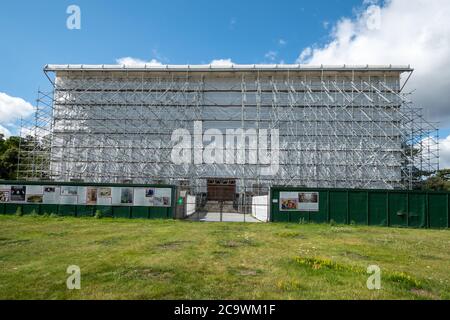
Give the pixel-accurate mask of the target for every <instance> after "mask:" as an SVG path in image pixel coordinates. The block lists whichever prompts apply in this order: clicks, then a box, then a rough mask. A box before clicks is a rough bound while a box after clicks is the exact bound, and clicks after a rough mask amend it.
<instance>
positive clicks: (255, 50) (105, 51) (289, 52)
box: [0, 0, 361, 102]
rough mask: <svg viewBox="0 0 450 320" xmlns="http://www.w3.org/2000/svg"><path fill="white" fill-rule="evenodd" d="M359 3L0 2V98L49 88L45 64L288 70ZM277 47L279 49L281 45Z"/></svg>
mask: <svg viewBox="0 0 450 320" xmlns="http://www.w3.org/2000/svg"><path fill="white" fill-rule="evenodd" d="M70 4H76V5H78V6H79V7H80V9H81V14H82V16H81V20H82V25H81V30H68V29H67V28H66V19H67V17H68V14H66V9H67V7H68V6H69V5H70ZM360 4H361V1H349V0H345V1H340V0H323V1H299V0H297V1H294V0H292V1H286V0H284V1H257V0H248V1H243V0H240V1H211V0H210V1H206V0H201V1H194V0H191V1H182V0H177V1H137V0H130V1H107V0H89V1H83V0H81V1H61V0H53V1H49V0H47V1H21V0H16V1H8V2H6V1H2V3H1V4H0V6H1V10H0V39H1V42H2V43H3V45H2V47H1V50H0V68H1V70H2V71H1V73H0V91H1V92H5V93H7V94H8V95H11V96H14V97H21V98H23V99H25V100H27V101H29V102H32V101H33V100H34V99H35V98H36V91H37V89H38V88H39V87H45V86H48V81H47V80H46V78H45V76H44V74H43V73H42V68H43V66H44V65H45V64H47V63H54V64H67V63H83V64H112V63H115V61H116V59H118V58H121V57H127V56H131V57H136V58H140V59H144V60H150V59H152V58H154V59H157V60H159V61H161V62H163V63H170V64H199V63H209V62H210V61H211V60H213V59H221V58H223V59H226V58H231V59H232V60H233V61H234V62H236V63H261V62H270V61H271V60H270V59H269V58H267V57H265V55H266V54H268V53H270V52H276V53H277V56H276V58H275V61H276V62H280V61H284V62H286V63H289V62H290V63H294V62H295V60H296V59H297V58H298V56H299V54H300V52H301V51H302V49H303V48H305V47H307V46H309V45H311V44H313V43H316V42H319V41H325V39H326V38H327V36H328V33H329V30H328V29H327V28H325V26H326V25H327V24H328V26H331V24H332V23H333V22H335V21H336V20H337V19H339V18H340V17H342V16H344V15H351V14H352V10H353V8H354V7H356V6H358V5H360ZM280 40H282V41H281V42H282V43H283V41H284V42H285V44H282V43H280Z"/></svg>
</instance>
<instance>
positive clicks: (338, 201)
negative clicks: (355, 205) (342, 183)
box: [329, 191, 348, 224]
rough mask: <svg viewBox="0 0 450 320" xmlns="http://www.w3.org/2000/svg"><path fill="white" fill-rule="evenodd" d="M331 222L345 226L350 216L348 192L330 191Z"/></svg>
mask: <svg viewBox="0 0 450 320" xmlns="http://www.w3.org/2000/svg"><path fill="white" fill-rule="evenodd" d="M329 206H330V209H329V210H330V221H331V220H334V221H335V222H336V223H341V224H345V223H348V221H347V214H348V203H347V191H330V203H329Z"/></svg>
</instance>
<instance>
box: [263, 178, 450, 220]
mask: <svg viewBox="0 0 450 320" xmlns="http://www.w3.org/2000/svg"><path fill="white" fill-rule="evenodd" d="M282 192H299V193H302V192H305V193H311V192H313V193H318V195H319V197H318V208H316V209H314V211H300V210H288V211H282V210H281V206H280V202H281V199H280V193H282ZM449 208H450V193H448V192H424V191H403V190H354V189H309V188H288V187H273V188H272V189H271V195H270V213H271V217H270V220H271V221H272V222H295V223H299V222H302V221H304V222H314V223H330V222H331V221H334V222H335V223H337V224H358V225H369V226H389V227H411V228H433V229H444V228H449V227H450V226H449V220H450V218H449V211H450V210H449Z"/></svg>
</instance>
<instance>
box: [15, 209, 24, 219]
mask: <svg viewBox="0 0 450 320" xmlns="http://www.w3.org/2000/svg"><path fill="white" fill-rule="evenodd" d="M16 216H18V217H21V216H23V212H22V207H17V210H16Z"/></svg>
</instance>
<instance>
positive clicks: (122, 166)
mask: <svg viewBox="0 0 450 320" xmlns="http://www.w3.org/2000/svg"><path fill="white" fill-rule="evenodd" d="M44 71H45V73H46V75H47V76H48V78H49V80H50V81H51V82H52V86H53V91H52V93H42V92H39V97H38V102H39V103H38V107H37V110H36V116H35V119H34V124H32V125H31V127H30V126H25V127H24V128H25V131H26V132H27V133H28V134H29V135H30V137H29V139H26V141H25V142H24V145H23V146H21V150H20V157H19V175H20V178H24V179H33V180H36V179H38V180H39V179H41V180H55V181H71V180H82V181H85V182H107V183H112V182H124V181H125V182H127V181H130V182H133V183H161V182H163V183H169V184H175V185H180V184H181V185H184V186H185V185H189V186H190V187H191V188H192V189H193V190H195V192H198V193H201V192H205V189H206V179H211V178H227V179H230V178H231V179H236V180H237V185H238V188H243V189H246V190H248V188H251V187H252V186H258V188H261V187H269V186H272V185H278V186H305V187H331V188H361V189H412V188H414V186H415V185H416V184H417V183H419V182H420V181H421V180H422V179H423V178H424V176H427V175H429V174H431V173H433V172H435V171H436V170H438V169H439V145H438V142H439V132H438V130H437V128H436V126H435V124H432V123H429V122H427V121H425V119H424V117H423V116H422V110H421V108H417V107H414V105H413V104H412V102H411V101H409V99H408V97H407V95H406V94H404V93H403V88H404V84H405V83H402V75H405V74H406V75H407V76H408V75H409V76H410V75H411V74H412V72H413V69H411V68H410V67H404V66H328V67H327V66H320V67H311V66H301V65H275V66H268V65H232V66H226V67H225V66H223V67H214V66H146V65H145V66H139V67H126V66H91V65H90V66H75V65H63V66H61V65H59V66H57V65H49V66H46V67H45V69H44ZM51 75H54V76H53V77H52V76H51ZM407 79H409V77H408V78H407ZM406 81H407V80H406ZM404 82H405V81H404ZM196 124H197V125H198V124H201V128H202V129H201V130H202V131H201V132H200V133H198V132H196V131H195V126H196ZM238 129H241V131H240V132H241V134H242V133H243V132H244V133H247V136H245V137H243V138H244V141H247V140H249V141H250V140H251V139H252V138H254V139H256V141H258V142H260V140H261V136H260V133H261V131H262V130H267V133H268V134H267V137H265V138H267V141H268V144H269V145H270V147H269V148H268V149H270V152H269V153H267V156H268V157H269V158H270V157H272V158H274V157H275V155H276V156H277V159H278V160H279V161H278V162H279V166H278V168H277V169H278V170H277V171H276V172H275V173H273V174H272V175H263V174H262V173H261V172H262V170H261V169H262V168H263V167H266V163H264V164H262V163H261V161H259V160H260V157H261V154H260V153H259V152H258V151H256V150H254V149H253V148H252V147H250V146H249V145H250V144H245V146H244V147H243V148H244V149H243V150H235V152H234V154H230V152H231V151H229V150H224V158H227V157H231V158H234V157H235V156H236V154H237V153H239V152H243V154H244V155H245V158H246V161H245V162H244V163H235V162H231V163H207V162H205V161H204V159H203V161H202V162H197V163H196V162H195V161H192V162H191V163H182V164H179V163H174V161H173V160H174V159H173V150H174V147H176V143H177V142H176V141H174V140H173V134H174V132H175V131H176V130H184V131H183V132H189V133H190V138H192V140H193V141H194V142H193V143H192V144H190V146H188V147H186V149H187V150H188V151H189V152H190V153H191V154H192V159H194V158H196V157H198V155H199V154H202V152H204V150H205V148H207V147H206V146H207V143H201V144H200V145H199V144H198V143H196V142H195V141H199V140H198V139H197V140H196V138H198V137H196V135H199V134H200V135H201V137H200V141H201V140H202V139H204V140H205V141H209V142H212V141H213V140H214V139H211V137H212V136H214V137H216V135H215V134H217V133H218V132H223V133H225V132H226V131H227V130H238ZM275 129H276V130H277V135H278V137H279V141H278V142H277V143H274V140H273V139H272V140H271V138H272V137H274V136H275V134H274V132H275V131H274V130H275ZM236 132H238V131H236ZM216 142H217V141H216V140H214V143H216ZM224 143H225V142H224Z"/></svg>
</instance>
